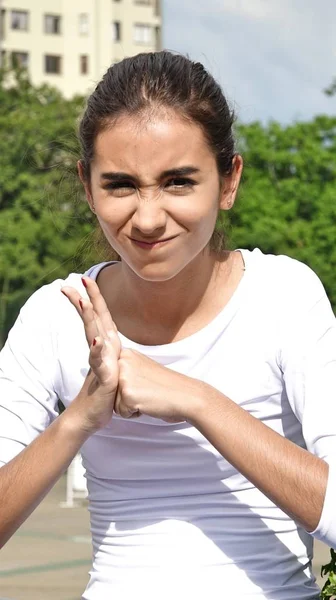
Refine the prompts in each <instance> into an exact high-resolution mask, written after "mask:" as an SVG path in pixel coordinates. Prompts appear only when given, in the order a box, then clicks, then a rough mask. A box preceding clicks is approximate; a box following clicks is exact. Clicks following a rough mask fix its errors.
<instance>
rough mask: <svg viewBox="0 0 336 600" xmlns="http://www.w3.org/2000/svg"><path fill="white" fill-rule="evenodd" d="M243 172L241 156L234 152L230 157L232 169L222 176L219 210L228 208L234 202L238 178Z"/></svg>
mask: <svg viewBox="0 0 336 600" xmlns="http://www.w3.org/2000/svg"><path fill="white" fill-rule="evenodd" d="M242 172H243V158H242V156H240V154H235V155H234V157H233V159H232V171H231V173H230V175H226V176H225V177H223V178H222V189H221V194H220V200H219V208H220V209H221V210H230V208H232V206H233V205H234V203H235V200H236V197H237V191H238V187H239V183H240V179H241V176H242Z"/></svg>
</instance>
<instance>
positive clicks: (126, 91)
mask: <svg viewBox="0 0 336 600" xmlns="http://www.w3.org/2000/svg"><path fill="white" fill-rule="evenodd" d="M160 107H162V108H165V109H170V110H174V111H176V112H177V113H179V114H180V115H181V116H183V117H185V118H187V119H189V120H190V121H192V122H194V123H196V124H198V125H199V126H200V127H201V128H202V130H203V133H204V135H205V137H206V139H207V141H208V144H209V147H210V148H211V149H212V151H213V153H214V155H215V157H216V161H217V168H218V173H219V174H220V175H221V176H225V175H228V174H229V173H230V172H231V170H232V159H233V157H234V153H235V151H234V139H233V133H232V125H233V121H234V115H233V112H232V111H230V109H229V106H228V103H227V101H226V99H225V96H224V94H223V92H222V90H221V88H220V86H219V85H218V83H217V82H216V81H215V80H214V78H213V77H212V76H211V75H210V74H209V73H208V72H207V71H206V70H205V68H204V66H203V65H202V64H201V63H199V62H193V61H191V60H189V59H188V58H186V57H185V56H182V55H179V54H173V53H171V52H167V51H162V52H151V53H146V54H138V55H137V56H133V57H130V58H125V59H124V60H122V61H121V62H119V63H117V64H115V65H112V66H111V67H110V68H109V69H108V71H107V72H106V73H105V75H104V77H103V79H102V80H101V81H100V83H99V84H98V85H97V87H96V89H95V91H94V92H93V94H92V95H91V96H90V97H89V99H88V102H87V106H86V110H85V113H84V115H83V118H82V120H81V123H80V127H79V139H80V143H81V148H82V166H83V172H84V176H85V178H86V179H87V180H88V181H89V180H90V164H91V161H92V159H93V155H94V143H95V139H96V137H97V135H98V134H99V133H100V132H101V131H103V130H104V129H105V128H106V127H108V126H110V125H111V123H113V121H114V120H116V119H117V118H118V117H120V116H121V115H141V114H142V113H144V112H145V111H148V110H154V109H157V108H160ZM210 245H211V248H212V249H213V250H215V251H217V252H220V251H222V250H223V249H224V248H225V236H224V233H223V229H222V227H221V228H220V229H219V230H218V229H217V228H216V230H215V231H214V233H213V236H212V238H211V241H210Z"/></svg>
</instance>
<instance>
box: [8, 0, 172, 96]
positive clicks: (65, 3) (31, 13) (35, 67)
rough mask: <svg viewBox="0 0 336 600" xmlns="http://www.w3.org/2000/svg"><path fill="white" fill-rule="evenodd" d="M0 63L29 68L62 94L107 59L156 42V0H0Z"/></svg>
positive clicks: (99, 71) (87, 80)
mask: <svg viewBox="0 0 336 600" xmlns="http://www.w3.org/2000/svg"><path fill="white" fill-rule="evenodd" d="M0 15H1V16H0V55H1V64H5V63H6V64H19V65H22V66H24V67H26V68H27V69H28V72H29V75H30V78H31V81H32V82H33V84H35V85H40V84H42V83H49V84H51V85H53V86H55V87H57V88H58V89H59V90H61V92H62V93H63V95H64V96H65V97H67V98H70V97H72V96H74V95H75V94H84V95H85V94H87V93H88V92H90V91H91V90H92V88H93V87H94V85H95V84H96V83H97V82H98V81H99V80H100V78H101V76H102V75H103V73H104V72H105V71H106V69H107V68H108V67H109V65H110V64H111V63H114V62H117V61H119V60H121V59H122V58H124V57H125V56H132V55H134V54H138V53H139V52H150V51H153V50H158V49H160V48H161V0H70V1H69V0H0Z"/></svg>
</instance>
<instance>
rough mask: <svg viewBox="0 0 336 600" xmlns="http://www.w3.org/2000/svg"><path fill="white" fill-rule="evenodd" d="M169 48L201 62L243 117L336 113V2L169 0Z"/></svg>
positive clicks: (166, 30)
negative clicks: (335, 89) (333, 94)
mask: <svg viewBox="0 0 336 600" xmlns="http://www.w3.org/2000/svg"><path fill="white" fill-rule="evenodd" d="M164 19H165V24H164V41H165V46H166V47H168V48H170V49H173V50H177V51H180V52H183V53H189V54H190V56H191V58H194V59H197V60H201V61H202V62H204V64H205V66H206V67H207V68H208V69H209V70H210V71H211V72H212V73H213V74H214V75H215V77H216V78H217V79H219V80H220V82H221V83H222V85H223V87H224V89H225V91H226V92H227V94H228V96H229V97H230V98H231V100H233V101H234V102H235V103H236V104H237V106H238V109H239V112H240V114H241V116H242V118H243V119H244V120H252V119H257V118H258V119H269V118H276V119H279V120H282V121H290V120H292V119H293V118H295V117H299V118H310V117H311V116H312V115H313V114H316V113H321V112H335V111H336V101H335V100H334V99H330V98H327V97H325V96H324V95H323V93H322V90H323V89H324V88H325V87H326V86H327V85H328V84H329V83H330V81H331V80H332V78H333V76H336V61H335V56H336V53H335V50H336V41H335V40H336V36H335V23H336V2H334V0H319V1H318V2H317V0H206V1H205V0H198V2H197V3H196V1H195V0H166V3H165V4H164Z"/></svg>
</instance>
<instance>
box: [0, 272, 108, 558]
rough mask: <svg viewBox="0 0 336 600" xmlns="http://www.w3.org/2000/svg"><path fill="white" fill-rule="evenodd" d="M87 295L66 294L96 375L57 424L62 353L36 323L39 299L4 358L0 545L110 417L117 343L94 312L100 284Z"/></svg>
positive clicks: (91, 285)
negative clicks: (56, 382)
mask: <svg viewBox="0 0 336 600" xmlns="http://www.w3.org/2000/svg"><path fill="white" fill-rule="evenodd" d="M87 291H88V298H83V297H81V295H80V293H79V292H78V291H77V290H76V289H74V288H64V293H65V294H66V295H67V296H68V298H69V299H71V302H72V304H73V305H74V306H75V308H76V310H77V311H78V313H79V315H80V316H81V318H82V320H83V325H84V329H85V334H86V338H87V342H88V345H89V347H90V353H89V365H90V367H91V370H90V371H89V373H88V375H87V377H86V378H85V380H84V384H83V387H82V389H81V390H80V392H79V394H78V395H77V397H76V398H75V399H74V400H73V401H72V403H71V404H70V406H69V407H68V408H67V409H66V410H65V411H64V412H63V413H62V415H61V416H59V417H58V418H56V419H55V411H54V408H53V403H54V401H55V393H54V390H53V389H52V382H51V379H52V378H51V377H49V376H48V374H50V372H51V371H52V370H53V365H54V364H55V363H56V362H57V355H55V354H54V353H53V349H52V347H51V344H50V339H51V337H50V335H49V332H48V330H47V329H46V328H45V327H43V324H42V326H41V320H40V321H38V320H37V316H38V311H37V310H36V298H35V299H34V300H33V301H30V302H29V303H28V304H29V306H28V308H27V307H25V308H24V310H23V311H22V313H24V314H23V316H22V318H21V317H20V319H19V320H18V322H17V323H16V325H15V326H14V328H13V329H12V331H11V332H10V335H9V340H8V342H7V344H6V347H5V348H4V350H3V351H2V352H1V355H0V398H1V404H0V461H2V462H5V463H6V464H4V465H3V466H2V467H1V468H0V498H1V511H0V547H1V546H3V545H4V544H5V543H6V542H7V541H8V539H9V538H10V537H11V535H13V533H14V532H15V531H16V530H17V529H18V527H20V525H21V524H22V523H23V522H24V521H25V519H27V517H28V516H29V515H30V514H31V513H32V512H33V510H34V509H35V508H36V506H38V504H39V503H40V502H41V500H42V499H43V498H44V496H45V495H46V494H47V493H48V492H49V490H50V489H51V488H52V487H53V485H54V484H55V483H56V481H57V480H58V479H59V477H60V476H61V475H62V473H63V472H64V471H65V469H66V468H67V467H68V465H69V464H70V462H71V461H72V459H73V458H74V456H75V455H76V454H77V452H78V451H79V449H80V447H81V446H82V444H83V443H84V442H85V441H86V439H87V438H88V437H89V436H90V435H92V434H93V433H95V432H96V431H97V430H98V429H99V428H101V427H104V426H105V425H106V424H107V423H108V422H109V420H110V419H111V417H112V413H113V407H114V401H115V394H116V389H117V385H118V356H119V352H120V342H119V338H118V336H117V334H116V331H115V326H114V324H113V321H112V319H111V316H110V315H109V314H108V313H107V312H106V311H105V313H104V314H101V317H98V316H97V312H96V310H95V309H94V307H93V304H96V302H98V305H99V301H100V295H99V290H98V288H97V286H96V284H95V282H93V281H90V280H88V289H87ZM58 294H59V295H60V292H59V291H58ZM37 296H38V298H39V297H40V296H41V294H37ZM91 300H92V302H93V303H91ZM37 308H40V307H39V306H37ZM43 308H44V307H43ZM33 309H34V310H33ZM36 313H37V314H36ZM41 314H44V313H43V312H42V311H41ZM36 323H39V325H40V329H38V327H37V326H36ZM97 334H98V337H95V336H97ZM52 417H53V419H54V420H53V421H52V422H51V424H50V421H51V418H52ZM34 438H35V439H34ZM22 447H24V449H23V450H22Z"/></svg>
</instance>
